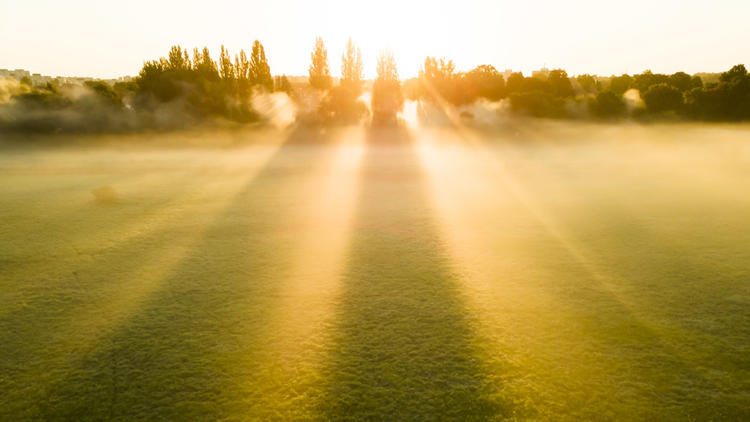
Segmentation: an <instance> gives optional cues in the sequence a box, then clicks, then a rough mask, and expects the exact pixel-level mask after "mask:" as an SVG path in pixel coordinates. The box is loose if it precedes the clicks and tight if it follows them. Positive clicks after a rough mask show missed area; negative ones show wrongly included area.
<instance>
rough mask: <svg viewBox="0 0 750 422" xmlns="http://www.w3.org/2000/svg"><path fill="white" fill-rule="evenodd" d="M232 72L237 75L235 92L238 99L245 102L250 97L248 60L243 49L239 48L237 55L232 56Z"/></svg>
mask: <svg viewBox="0 0 750 422" xmlns="http://www.w3.org/2000/svg"><path fill="white" fill-rule="evenodd" d="M234 72H235V75H236V76H237V94H238V96H239V98H240V101H243V102H246V101H247V99H248V98H249V97H250V89H251V85H250V62H249V61H248V60H247V55H246V54H245V50H240V54H239V56H237V55H235V56H234Z"/></svg>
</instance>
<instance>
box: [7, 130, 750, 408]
mask: <svg viewBox="0 0 750 422" xmlns="http://www.w3.org/2000/svg"><path fill="white" fill-rule="evenodd" d="M204 136H205V137H206V139H207V140H208V141H210V142H214V141H215V142H216V144H217V145H220V146H216V147H213V148H209V147H206V148H194V147H190V148H175V147H174V146H173V144H174V143H175V142H171V141H170V142H168V143H169V144H170V146H169V147H159V146H158V145H152V146H147V145H146V143H143V142H140V143H138V145H137V146H127V145H128V143H129V142H131V141H132V139H123V140H122V142H121V143H118V141H117V139H116V137H114V138H113V139H109V140H108V141H109V143H108V144H107V145H102V146H100V147H96V148H93V149H86V150H84V149H81V148H80V147H79V146H75V147H60V146H54V145H50V144H45V145H43V146H38V147H35V148H19V147H14V148H8V149H7V151H6V152H5V153H4V154H3V156H2V157H0V221H2V222H3V224H2V225H0V420H40V419H43V420H109V419H115V420H134V419H136V420H159V419H166V420H272V419H277V420H289V419H297V420H319V419H323V420H345V419H350V420H440V419H452V420H503V419H514V420H747V419H748V418H750V405H748V403H750V220H749V219H748V218H747V217H748V215H750V196H748V195H747V192H748V190H747V189H748V186H750V171H748V168H750V144H746V140H747V139H748V138H750V130H748V129H747V128H744V127H739V126H738V127H729V126H707V127H701V126H687V125H685V126H680V125H676V126H668V125H667V126H608V125H581V126H573V125H556V124H544V125H539V126H535V127H526V128H520V127H519V128H508V129H507V130H506V131H504V132H503V133H499V134H477V133H474V132H466V131H456V130H411V131H401V130H380V131H378V130H357V129H342V130H335V131H327V132H314V131H304V130H297V131H290V132H287V133H279V134H271V133H266V134H264V136H265V137H266V138H267V139H265V141H267V142H258V141H257V140H256V141H253V142H250V143H245V144H243V143H242V142H239V143H238V142H237V141H241V140H242V138H243V136H245V135H243V134H241V133H235V134H230V135H227V134H213V135H211V134H209V135H204ZM247 136H253V137H257V134H254V135H247ZM227 137H229V138H231V139H230V140H227ZM214 138H215V139H214ZM90 141H91V140H81V142H80V144H83V143H85V142H90ZM105 186H110V187H112V189H113V190H114V192H115V194H116V198H114V199H115V200H114V201H111V199H113V198H109V197H108V198H105V200H101V198H100V199H99V200H98V199H97V197H96V196H95V195H94V194H92V190H95V189H97V188H101V187H105Z"/></svg>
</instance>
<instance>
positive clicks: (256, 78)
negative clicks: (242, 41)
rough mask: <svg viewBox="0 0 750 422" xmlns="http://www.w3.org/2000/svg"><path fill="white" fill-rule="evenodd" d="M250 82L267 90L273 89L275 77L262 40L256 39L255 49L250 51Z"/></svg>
mask: <svg viewBox="0 0 750 422" xmlns="http://www.w3.org/2000/svg"><path fill="white" fill-rule="evenodd" d="M249 72H250V83H251V84H252V85H253V86H259V87H262V88H263V89H265V90H266V91H273V77H272V76H271V67H270V66H268V60H267V59H266V51H265V49H264V48H263V44H261V43H260V41H258V40H255V42H254V43H253V50H252V52H251V53H250V70H249Z"/></svg>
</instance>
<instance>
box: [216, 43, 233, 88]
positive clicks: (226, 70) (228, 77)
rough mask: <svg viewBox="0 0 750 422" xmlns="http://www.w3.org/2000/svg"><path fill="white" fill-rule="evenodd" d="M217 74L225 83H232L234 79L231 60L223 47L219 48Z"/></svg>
mask: <svg viewBox="0 0 750 422" xmlns="http://www.w3.org/2000/svg"><path fill="white" fill-rule="evenodd" d="M219 74H220V76H221V79H224V80H225V81H233V80H234V79H235V72H234V65H233V64H232V58H231V57H229V52H228V51H227V50H226V49H225V48H224V45H222V46H221V54H220V55H219Z"/></svg>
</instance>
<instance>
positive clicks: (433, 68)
mask: <svg viewBox="0 0 750 422" xmlns="http://www.w3.org/2000/svg"><path fill="white" fill-rule="evenodd" d="M455 69H456V66H455V65H454V64H453V61H452V60H447V59H445V58H441V59H437V58H435V57H427V58H425V60H424V64H423V66H422V68H421V69H420V70H419V80H420V82H421V90H422V95H421V96H422V97H423V98H425V99H428V100H431V101H438V102H441V101H447V102H450V103H453V104H459V103H462V102H464V101H462V99H463V96H464V94H465V93H463V92H462V91H461V87H460V86H459V81H460V77H459V75H458V74H456V72H455Z"/></svg>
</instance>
